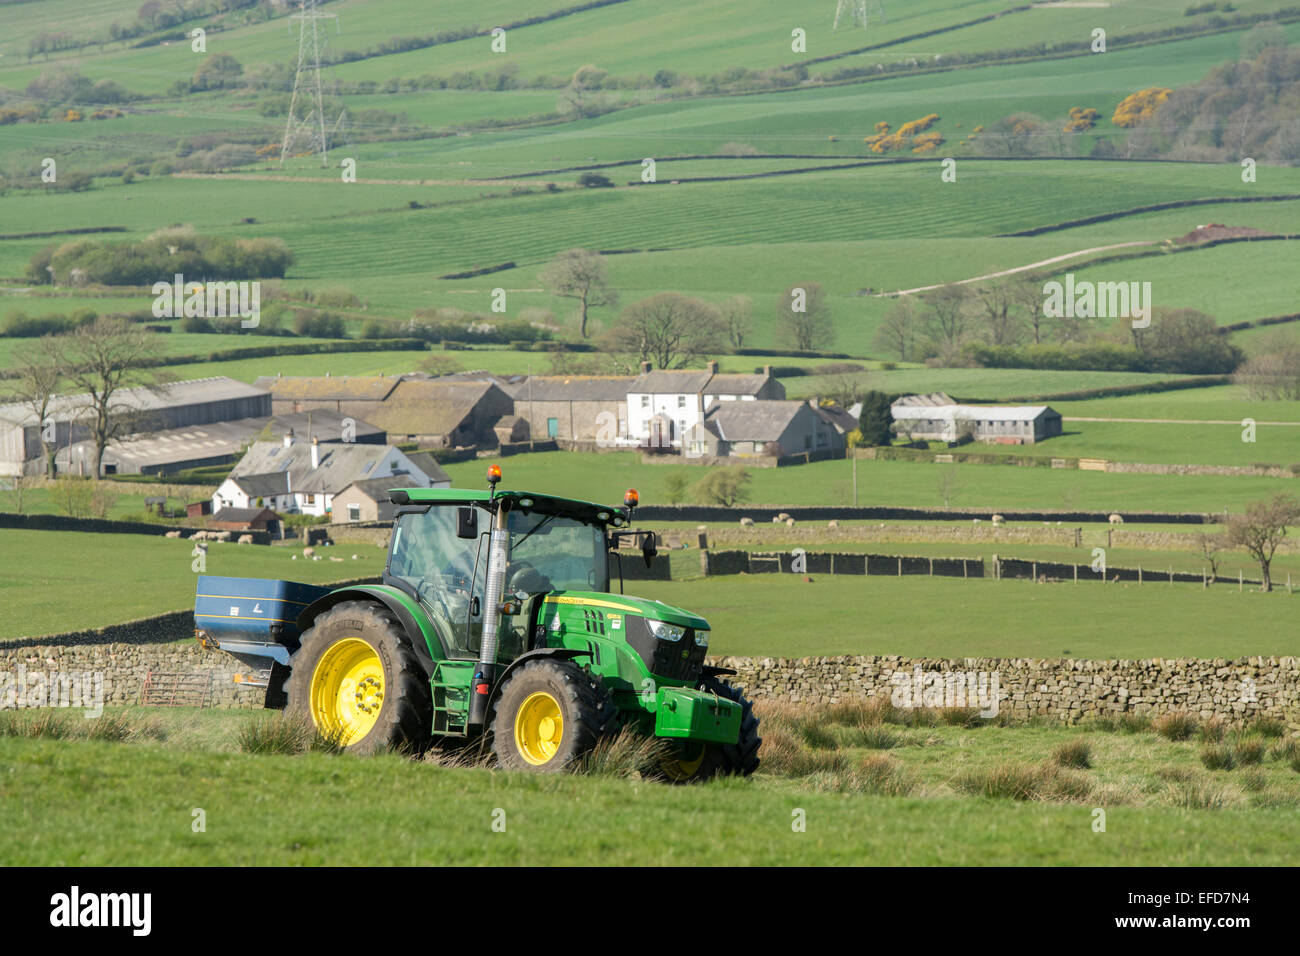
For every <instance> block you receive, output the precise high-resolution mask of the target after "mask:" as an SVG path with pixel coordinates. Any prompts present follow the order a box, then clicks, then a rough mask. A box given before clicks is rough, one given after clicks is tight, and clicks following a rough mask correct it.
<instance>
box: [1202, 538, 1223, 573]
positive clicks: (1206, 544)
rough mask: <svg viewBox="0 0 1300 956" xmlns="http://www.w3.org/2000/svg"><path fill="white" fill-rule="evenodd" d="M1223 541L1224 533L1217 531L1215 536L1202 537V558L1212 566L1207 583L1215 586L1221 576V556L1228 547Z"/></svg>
mask: <svg viewBox="0 0 1300 956" xmlns="http://www.w3.org/2000/svg"><path fill="white" fill-rule="evenodd" d="M1226 546H1227V545H1226V543H1225V542H1224V540H1223V532H1222V531H1216V532H1215V533H1214V534H1203V535H1201V540H1200V548H1201V557H1202V558H1204V559H1205V563H1206V564H1208V565H1209V566H1210V580H1209V582H1207V583H1210V584H1213V583H1214V581H1215V579H1216V578H1218V576H1219V555H1220V553H1221V552H1222V551H1223V550H1224V548H1225V547H1226Z"/></svg>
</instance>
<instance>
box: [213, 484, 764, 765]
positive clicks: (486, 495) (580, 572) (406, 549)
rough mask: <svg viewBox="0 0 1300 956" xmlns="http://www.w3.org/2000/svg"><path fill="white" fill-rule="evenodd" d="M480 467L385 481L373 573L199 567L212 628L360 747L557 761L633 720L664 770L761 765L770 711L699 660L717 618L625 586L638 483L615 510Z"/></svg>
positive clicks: (644, 548) (331, 730) (637, 540)
mask: <svg viewBox="0 0 1300 956" xmlns="http://www.w3.org/2000/svg"><path fill="white" fill-rule="evenodd" d="M488 480H489V488H488V490H478V489H461V488H407V489H397V490H394V491H392V492H390V498H391V501H392V503H393V504H394V505H395V516H394V521H393V530H392V536H391V540H390V543H389V550H388V559H387V562H386V565H385V567H384V573H383V579H382V583H381V584H376V585H367V586H359V587H344V588H339V589H337V590H330V589H328V588H321V587H316V586H313V585H307V584H297V583H294V582H288V581H265V580H258V579H249V578H222V577H211V576H204V577H200V578H199V585H198V597H197V599H196V603H195V626H196V629H197V635H198V638H199V640H200V642H202V643H203V644H204V645H205V646H207V647H213V648H220V649H222V650H225V651H227V652H229V653H231V654H233V655H235V656H236V657H237V658H239V659H240V660H241V661H243V662H244V663H245V664H247V665H249V668H250V670H249V673H248V674H240V675H237V676H236V680H239V681H242V682H244V683H248V684H254V685H257V686H264V687H265V688H266V706H268V707H285V708H287V709H288V710H289V711H291V712H296V713H300V714H304V715H306V716H308V717H310V719H311V720H312V721H313V723H314V724H315V726H316V727H317V728H318V729H319V730H320V731H321V732H322V733H323V734H325V735H327V736H330V737H332V738H333V739H335V740H337V741H338V742H339V743H341V744H342V745H344V747H345V749H346V750H347V751H350V752H355V753H360V754H365V753H373V752H376V751H380V750H386V749H389V748H402V749H408V750H420V749H422V748H424V747H425V746H427V745H428V744H430V742H432V741H434V740H438V741H447V742H453V743H454V742H456V741H457V740H459V741H462V742H470V741H474V740H479V741H480V742H481V743H483V744H487V743H488V742H489V741H490V744H491V747H492V750H493V751H494V752H495V754H496V757H497V759H498V761H499V762H500V764H501V765H502V766H504V767H507V768H512V769H521V770H534V771H553V770H558V769H561V768H563V767H565V766H568V765H570V764H572V763H573V762H574V761H576V760H578V759H579V758H581V757H582V756H583V755H584V754H585V753H586V752H587V751H589V750H590V749H591V748H592V747H594V746H595V744H596V743H597V741H599V740H600V739H601V737H602V736H604V735H606V734H610V733H613V732H615V731H617V730H618V729H619V728H622V727H625V726H628V725H633V726H634V727H635V728H637V729H638V730H640V731H641V732H643V733H644V734H646V735H651V736H654V737H658V738H662V739H664V740H665V741H668V742H669V745H670V746H669V756H668V757H667V758H666V759H665V760H664V761H663V764H662V772H663V774H664V776H665V777H667V778H668V779H671V780H674V781H679V782H686V781H694V780H703V779H708V778H709V777H712V776H714V775H715V774H741V775H748V774H751V773H753V772H754V770H755V768H757V766H758V749H759V744H760V742H761V741H760V738H759V736H758V719H757V718H756V717H755V716H754V713H753V707H752V706H751V704H750V702H749V701H748V700H746V699H745V697H744V696H743V694H742V692H741V691H740V689H739V688H737V687H733V686H732V685H730V684H729V683H727V682H726V681H725V680H723V677H724V676H725V675H728V674H734V671H728V670H724V669H721V668H718V667H712V666H710V665H707V664H705V662H704V659H705V654H706V653H707V651H708V646H709V624H708V622H707V621H706V620H705V619H704V618H702V617H700V616H699V615H697V614H692V613H691V612H689V611H684V610H682V609H680V608H676V607H672V606H670V605H667V604H664V603H662V602H660V601H652V600H646V599H644V598H636V597H631V596H628V595H625V594H623V593H621V592H622V572H623V561H624V560H628V561H634V560H643V561H644V562H645V563H646V564H647V565H649V564H650V563H651V562H652V561H653V560H654V558H655V555H656V540H655V536H654V534H653V532H648V531H644V530H633V529H632V528H630V527H629V524H630V521H631V519H632V515H633V511H634V509H635V507H636V505H637V496H636V492H635V491H629V492H628V493H627V496H626V498H625V499H624V506H623V507H622V508H613V507H607V506H605V505H599V504H592V503H590V502H586V501H576V500H572V499H568V498H557V497H554V496H550V495H540V494H532V493H529V492H522V491H498V490H497V483H498V482H499V480H500V469H499V468H498V467H497V466H495V465H494V466H492V467H491V468H490V469H489V474H488ZM629 548H630V556H629V557H628V558H626V559H625V558H623V557H622V554H623V552H624V551H627V550H629ZM638 549H639V551H640V554H639V555H638V554H637V550H638ZM612 576H617V577H618V582H619V593H613V592H612V590H611V587H610V584H611V577H612Z"/></svg>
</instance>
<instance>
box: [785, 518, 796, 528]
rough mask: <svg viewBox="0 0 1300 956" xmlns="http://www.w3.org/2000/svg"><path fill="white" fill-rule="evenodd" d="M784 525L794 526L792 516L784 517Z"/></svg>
mask: <svg viewBox="0 0 1300 956" xmlns="http://www.w3.org/2000/svg"><path fill="white" fill-rule="evenodd" d="M785 526H786V527H787V528H793V527H794V519H793V518H786V519H785Z"/></svg>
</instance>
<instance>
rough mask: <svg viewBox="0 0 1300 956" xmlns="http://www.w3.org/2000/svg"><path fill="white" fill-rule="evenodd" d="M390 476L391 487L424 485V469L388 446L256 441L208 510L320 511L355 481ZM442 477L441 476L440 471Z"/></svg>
mask: <svg viewBox="0 0 1300 956" xmlns="http://www.w3.org/2000/svg"><path fill="white" fill-rule="evenodd" d="M390 477H391V478H393V479H394V481H393V487H395V488H396V487H414V488H428V487H430V485H431V484H433V480H432V478H431V476H430V475H429V474H428V473H427V472H426V470H425V469H423V468H421V467H420V466H419V465H418V464H416V463H415V462H414V461H412V460H411V458H410V457H408V456H407V455H406V454H404V453H403V452H401V451H399V450H398V449H397V448H394V447H393V446H392V445H360V444H352V443H347V444H333V443H331V444H327V445H321V444H320V443H319V442H316V441H312V442H310V443H309V442H305V441H295V440H294V439H293V436H292V435H285V437H284V441H283V442H269V441H263V442H254V443H253V444H252V445H251V446H249V449H248V452H247V454H245V455H244V457H243V458H242V459H241V460H240V462H239V464H237V465H236V466H235V467H234V469H233V470H232V471H231V472H230V475H229V476H228V477H227V478H226V480H225V481H223V482H222V483H221V485H220V487H218V488H217V490H216V493H215V494H213V496H212V510H213V512H214V513H215V512H218V511H220V510H221V509H222V508H256V507H266V508H272V509H274V510H275V511H279V512H281V513H298V514H307V515H316V516H323V515H328V514H330V512H331V510H332V509H333V504H334V496H335V495H337V494H338V493H339V492H341V491H343V490H344V489H345V488H347V487H348V486H349V485H351V484H352V483H353V482H356V481H363V480H367V479H371V478H390ZM443 478H444V480H445V476H443Z"/></svg>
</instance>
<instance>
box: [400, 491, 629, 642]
mask: <svg viewBox="0 0 1300 956" xmlns="http://www.w3.org/2000/svg"><path fill="white" fill-rule="evenodd" d="M393 497H394V499H395V500H396V501H397V503H398V504H399V507H398V510H397V513H396V515H395V518H394V522H393V534H392V538H391V541H390V544H389V553H388V563H387V566H386V567H385V569H384V583H385V584H388V585H391V586H392V587H396V588H398V589H400V590H402V591H405V592H406V593H407V594H408V595H410V596H411V597H412V598H414V599H415V600H417V601H418V602H419V603H420V605H421V607H422V608H423V609H424V610H425V612H426V613H427V614H428V615H429V617H430V619H431V620H432V621H433V622H434V623H435V626H436V627H437V630H438V632H439V636H440V637H442V639H443V643H444V645H445V650H446V652H447V656H448V657H450V658H453V659H465V660H472V659H475V658H477V657H478V656H479V654H480V652H481V651H482V646H483V627H484V623H485V620H487V619H489V618H491V617H492V616H493V615H492V614H491V613H490V612H491V610H493V609H492V608H489V607H488V603H487V597H488V595H487V589H488V583H489V568H490V567H491V566H492V560H491V558H492V555H491V549H492V547H493V544H492V542H493V535H492V529H493V527H494V526H495V525H496V524H498V523H500V524H501V525H502V526H503V528H504V534H505V537H504V538H503V537H502V536H500V535H498V538H497V540H498V542H499V547H500V550H501V551H502V552H503V560H504V569H505V570H504V575H503V576H502V578H501V582H500V597H499V598H498V599H497V601H496V602H495V604H496V605H498V606H499V607H500V610H501V611H502V617H503V620H502V622H501V626H500V628H501V629H500V631H499V644H498V658H499V662H500V663H507V662H509V661H510V660H513V659H514V658H515V657H517V656H518V655H519V654H521V653H523V652H524V651H526V650H528V649H529V643H530V641H529V634H528V630H527V623H526V622H527V620H528V619H529V618H530V617H531V616H535V613H532V612H535V611H536V609H537V604H538V603H539V601H540V599H541V598H542V597H543V596H545V595H547V594H550V593H552V592H558V591H596V592H607V591H608V590H609V585H610V578H611V575H610V562H611V558H610V551H609V549H610V546H611V544H615V543H618V542H619V539H618V538H615V537H613V535H612V534H611V533H610V531H609V529H611V528H621V527H622V526H624V525H626V524H627V520H628V519H627V514H626V513H625V512H624V511H623V510H621V509H610V508H604V507H601V506H598V505H593V504H590V503H588V502H583V501H574V500H571V499H565V498H555V497H550V496H544V495H534V494H523V493H519V492H509V491H506V492H499V493H496V494H490V493H486V492H480V491H475V490H467V489H453V488H436V489H426V488H413V489H405V490H399V491H396V492H393ZM636 534H639V535H642V536H646V535H650V534H651V533H650V532H636ZM648 550H649V551H650V552H651V553H652V552H653V544H651V545H650V548H649V549H648Z"/></svg>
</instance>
